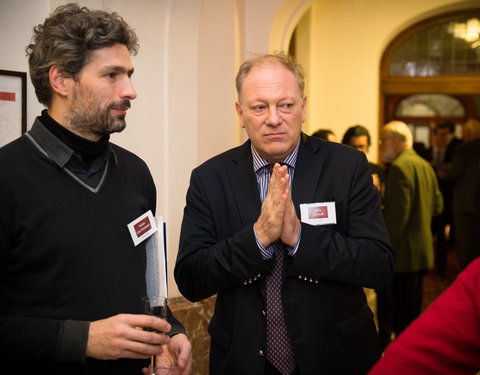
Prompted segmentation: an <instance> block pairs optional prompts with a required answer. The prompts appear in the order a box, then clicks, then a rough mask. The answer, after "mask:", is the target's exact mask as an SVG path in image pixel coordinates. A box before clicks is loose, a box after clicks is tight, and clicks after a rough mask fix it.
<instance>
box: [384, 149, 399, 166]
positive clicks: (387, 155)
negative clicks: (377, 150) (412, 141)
mask: <svg viewBox="0 0 480 375" xmlns="http://www.w3.org/2000/svg"><path fill="white" fill-rule="evenodd" d="M396 156H397V155H396V154H395V152H394V151H393V150H391V149H390V148H386V149H385V150H384V151H383V154H382V160H383V162H384V163H387V164H390V163H393V161H394V160H395V157H396Z"/></svg>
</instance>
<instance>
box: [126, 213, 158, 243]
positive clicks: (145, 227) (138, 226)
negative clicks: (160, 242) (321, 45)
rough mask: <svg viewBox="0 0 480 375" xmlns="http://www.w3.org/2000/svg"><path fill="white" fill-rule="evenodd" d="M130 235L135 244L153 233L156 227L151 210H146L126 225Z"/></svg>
mask: <svg viewBox="0 0 480 375" xmlns="http://www.w3.org/2000/svg"><path fill="white" fill-rule="evenodd" d="M127 227H128V230H129V231H130V235H131V236H132V240H133V244H134V245H135V246H137V245H138V244H139V243H141V242H142V241H145V240H146V239H147V238H148V237H150V236H151V235H152V234H154V233H155V232H156V231H157V230H158V228H157V223H156V221H155V219H154V218H153V214H152V211H151V210H148V211H147V212H145V213H144V214H143V215H141V216H139V217H138V218H137V219H135V220H133V221H132V222H131V223H130V224H128V225H127Z"/></svg>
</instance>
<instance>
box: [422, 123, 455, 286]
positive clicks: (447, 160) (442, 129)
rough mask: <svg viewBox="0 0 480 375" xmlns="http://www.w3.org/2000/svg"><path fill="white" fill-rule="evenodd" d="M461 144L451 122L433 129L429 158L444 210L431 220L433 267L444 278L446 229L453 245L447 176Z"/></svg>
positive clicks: (449, 186)
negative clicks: (433, 243) (433, 247)
mask: <svg viewBox="0 0 480 375" xmlns="http://www.w3.org/2000/svg"><path fill="white" fill-rule="evenodd" d="M461 142H462V141H461V140H460V139H458V138H456V137H455V124H454V123H453V122H451V121H445V122H442V123H440V124H438V125H436V126H435V127H434V129H433V133H432V144H433V147H432V148H431V149H430V156H431V160H432V161H431V164H432V166H433V168H434V169H435V174H436V175H437V179H438V185H439V187H440V191H441V192H442V196H443V202H444V205H443V206H444V208H443V212H442V213H441V214H440V215H438V216H435V217H434V218H433V221H432V231H433V234H434V236H435V267H436V269H437V272H438V274H439V275H440V276H442V277H445V276H446V275H445V272H446V267H447V249H448V247H447V245H448V244H447V234H446V230H447V227H448V229H449V232H448V235H449V238H448V240H449V242H451V243H453V237H454V233H455V230H454V228H455V226H454V222H453V212H452V197H453V186H452V181H451V180H450V179H449V178H448V174H449V171H450V168H451V165H452V161H453V156H454V154H455V150H456V148H457V146H458V145H459V144H460V143H461Z"/></svg>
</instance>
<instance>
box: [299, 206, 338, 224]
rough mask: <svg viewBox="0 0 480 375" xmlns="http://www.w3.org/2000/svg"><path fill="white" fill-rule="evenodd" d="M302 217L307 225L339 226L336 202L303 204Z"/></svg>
mask: <svg viewBox="0 0 480 375" xmlns="http://www.w3.org/2000/svg"><path fill="white" fill-rule="evenodd" d="M300 216H301V221H302V223H305V224H310V225H325V224H337V215H336V213H335V202H322V203H303V204H301V205H300Z"/></svg>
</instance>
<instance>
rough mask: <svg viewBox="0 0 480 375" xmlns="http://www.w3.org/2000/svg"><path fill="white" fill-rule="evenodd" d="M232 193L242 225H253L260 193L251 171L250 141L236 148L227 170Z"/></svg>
mask: <svg viewBox="0 0 480 375" xmlns="http://www.w3.org/2000/svg"><path fill="white" fill-rule="evenodd" d="M228 175H229V179H230V182H231V185H232V191H233V194H234V196H235V201H236V203H237V209H238V212H239V215H240V218H241V220H242V223H243V225H247V224H248V223H254V222H255V221H256V220H257V218H258V215H259V214H260V205H261V202H260V193H259V191H258V185H257V180H256V177H255V173H254V171H253V160H252V153H251V150H250V141H247V142H245V143H244V144H243V145H242V146H240V147H239V148H238V152H236V153H235V154H234V155H233V157H232V163H231V164H230V166H229V170H228Z"/></svg>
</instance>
